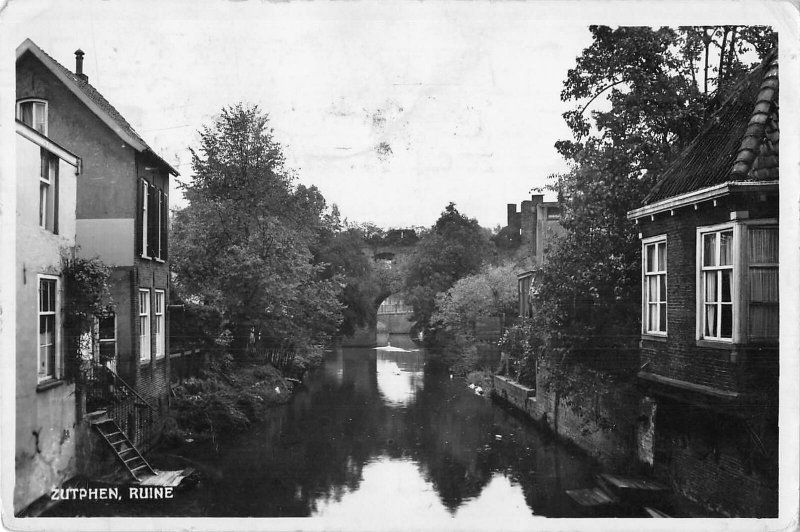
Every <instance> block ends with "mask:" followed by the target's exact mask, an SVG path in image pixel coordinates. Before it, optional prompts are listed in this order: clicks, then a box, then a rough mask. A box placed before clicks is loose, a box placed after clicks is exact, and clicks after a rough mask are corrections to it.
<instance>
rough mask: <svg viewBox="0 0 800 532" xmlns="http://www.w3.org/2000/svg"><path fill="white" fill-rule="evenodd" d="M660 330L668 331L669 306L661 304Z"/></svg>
mask: <svg viewBox="0 0 800 532" xmlns="http://www.w3.org/2000/svg"><path fill="white" fill-rule="evenodd" d="M658 330H659V331H662V332H665V331H666V330H667V304H666V303H661V304H660V305H659V322H658Z"/></svg>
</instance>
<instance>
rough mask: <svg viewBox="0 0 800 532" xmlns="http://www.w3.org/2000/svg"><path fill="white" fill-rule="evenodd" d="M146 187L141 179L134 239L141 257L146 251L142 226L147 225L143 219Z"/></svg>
mask: <svg viewBox="0 0 800 532" xmlns="http://www.w3.org/2000/svg"><path fill="white" fill-rule="evenodd" d="M144 187H145V181H144V179H142V178H139V182H138V184H137V186H136V189H137V190H136V229H135V231H134V238H135V239H136V256H137V257H140V256H142V255H143V254H144V252H145V250H144V249H142V238H143V236H144V235H143V234H142V226H143V225H144V224H145V220H143V219H142V216H143V215H144V213H143V212H142V210H143V209H144V202H145V198H144V192H143V190H144Z"/></svg>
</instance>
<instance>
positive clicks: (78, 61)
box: [75, 48, 89, 81]
mask: <svg viewBox="0 0 800 532" xmlns="http://www.w3.org/2000/svg"><path fill="white" fill-rule="evenodd" d="M75 75H76V76H78V77H79V78H80V79H82V80H83V81H89V76H87V75H86V74H84V73H83V50H81V49H80V48H78V49H77V50H75Z"/></svg>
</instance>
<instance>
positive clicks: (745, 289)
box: [697, 221, 779, 343]
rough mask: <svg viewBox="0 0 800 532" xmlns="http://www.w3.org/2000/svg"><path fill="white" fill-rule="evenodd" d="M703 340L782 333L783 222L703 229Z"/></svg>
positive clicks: (746, 338) (700, 283) (700, 310)
mask: <svg viewBox="0 0 800 532" xmlns="http://www.w3.org/2000/svg"><path fill="white" fill-rule="evenodd" d="M697 292H698V316H697V326H698V335H697V338H698V339H700V340H711V341H717V342H732V343H745V342H748V341H750V340H754V341H759V340H776V339H777V337H778V321H779V320H778V226H777V224H776V223H775V222H770V221H746V222H736V223H731V224H724V225H719V226H713V227H707V228H699V229H698V290H697Z"/></svg>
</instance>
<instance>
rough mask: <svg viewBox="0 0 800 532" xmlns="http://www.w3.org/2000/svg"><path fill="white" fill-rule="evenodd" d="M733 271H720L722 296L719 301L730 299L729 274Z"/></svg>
mask: <svg viewBox="0 0 800 532" xmlns="http://www.w3.org/2000/svg"><path fill="white" fill-rule="evenodd" d="M732 273H733V272H731V270H724V271H721V272H720V275H722V298H721V299H720V301H723V302H729V301H731V275H732Z"/></svg>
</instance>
